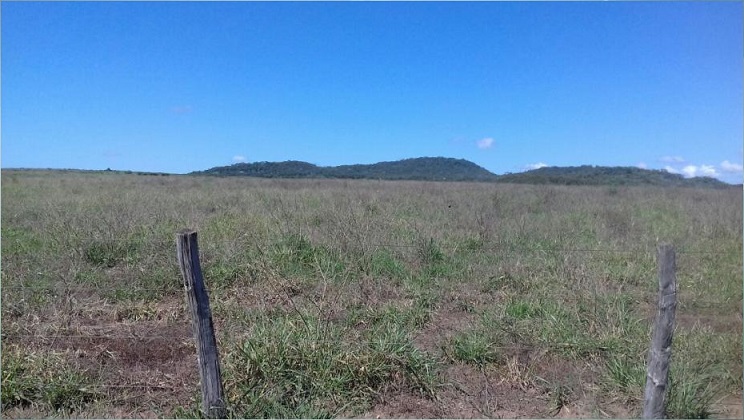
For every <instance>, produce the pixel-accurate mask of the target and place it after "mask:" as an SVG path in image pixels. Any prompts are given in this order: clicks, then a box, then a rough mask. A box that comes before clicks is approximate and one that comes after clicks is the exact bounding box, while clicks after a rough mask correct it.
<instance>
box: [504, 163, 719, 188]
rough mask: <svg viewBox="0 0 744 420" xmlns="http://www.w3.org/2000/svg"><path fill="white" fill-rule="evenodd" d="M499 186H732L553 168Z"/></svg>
mask: <svg viewBox="0 0 744 420" xmlns="http://www.w3.org/2000/svg"><path fill="white" fill-rule="evenodd" d="M496 181H497V182H505V183H515V184H554V185H555V184H558V185H617V186H621V185H623V186H629V185H636V186H639V185H654V186H663V187H713V188H728V187H732V185H730V184H727V183H725V182H721V181H719V180H717V179H715V178H709V177H696V178H685V177H683V176H682V175H679V174H673V173H670V172H667V171H662V170H650V169H641V168H636V167H629V166H622V167H621V166H617V167H608V166H589V165H584V166H567V167H557V166H550V167H544V168H539V169H533V170H531V171H526V172H521V173H515V174H506V175H501V176H499V177H498V179H497V180H496Z"/></svg>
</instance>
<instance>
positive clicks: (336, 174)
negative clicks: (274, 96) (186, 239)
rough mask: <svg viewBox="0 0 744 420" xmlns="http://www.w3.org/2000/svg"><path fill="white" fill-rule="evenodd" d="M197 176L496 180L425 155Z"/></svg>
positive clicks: (248, 167)
mask: <svg viewBox="0 0 744 420" xmlns="http://www.w3.org/2000/svg"><path fill="white" fill-rule="evenodd" d="M191 174H194V175H218V176H255V177H262V178H347V179H386V180H404V179H408V180H426V181H493V180H494V179H496V175H494V174H492V173H491V172H489V171H487V170H486V169H484V168H482V167H480V166H478V165H476V164H475V163H473V162H470V161H467V160H464V159H454V158H443V157H435V158H431V157H423V158H414V159H404V160H398V161H394V162H379V163H374V164H369V165H341V166H327V167H321V166H316V165H313V164H311V163H307V162H298V161H286V162H256V163H236V164H234V165H230V166H219V167H215V168H211V169H207V170H206V171H201V172H192V173H191Z"/></svg>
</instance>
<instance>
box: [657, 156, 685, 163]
mask: <svg viewBox="0 0 744 420" xmlns="http://www.w3.org/2000/svg"><path fill="white" fill-rule="evenodd" d="M659 160H660V161H662V162H666V163H682V162H684V161H685V159H684V158H683V157H682V156H662V157H660V158H659Z"/></svg>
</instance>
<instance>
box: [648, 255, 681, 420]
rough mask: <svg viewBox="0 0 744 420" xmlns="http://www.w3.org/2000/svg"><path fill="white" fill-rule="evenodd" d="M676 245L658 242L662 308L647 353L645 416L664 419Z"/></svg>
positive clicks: (674, 283)
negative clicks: (659, 243)
mask: <svg viewBox="0 0 744 420" xmlns="http://www.w3.org/2000/svg"><path fill="white" fill-rule="evenodd" d="M675 259H676V258H675V253H674V247H673V246H671V245H669V244H662V245H659V247H658V249H657V263H658V266H659V309H658V312H657V313H656V322H655V323H654V331H653V336H652V337H651V349H650V350H649V352H648V368H647V371H646V372H647V373H646V390H645V392H644V398H643V418H644V419H661V418H664V416H665V409H666V396H667V394H668V392H667V391H668V390H667V388H668V386H667V385H668V381H669V361H670V359H671V356H672V334H673V332H674V312H675V310H676V308H677V276H676V273H675V271H676V269H677V268H676V261H675Z"/></svg>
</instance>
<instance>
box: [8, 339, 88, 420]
mask: <svg viewBox="0 0 744 420" xmlns="http://www.w3.org/2000/svg"><path fill="white" fill-rule="evenodd" d="M91 386H92V384H91V382H90V380H89V379H88V378H87V377H86V376H85V375H84V374H83V373H81V372H79V371H78V370H76V369H75V368H74V367H72V366H71V365H69V364H68V362H67V360H66V359H65V356H64V354H62V353H36V352H30V351H27V350H22V349H19V348H17V347H13V346H7V345H4V346H3V351H2V387H1V393H2V406H3V411H5V410H7V409H9V408H12V407H19V406H20V407H34V408H36V409H39V410H42V411H43V412H46V413H57V412H63V413H70V412H72V411H74V410H79V409H81V408H83V407H84V406H85V405H86V404H87V403H89V402H91V401H93V400H94V399H95V397H96V394H95V393H94V392H93V391H92V388H91Z"/></svg>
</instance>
